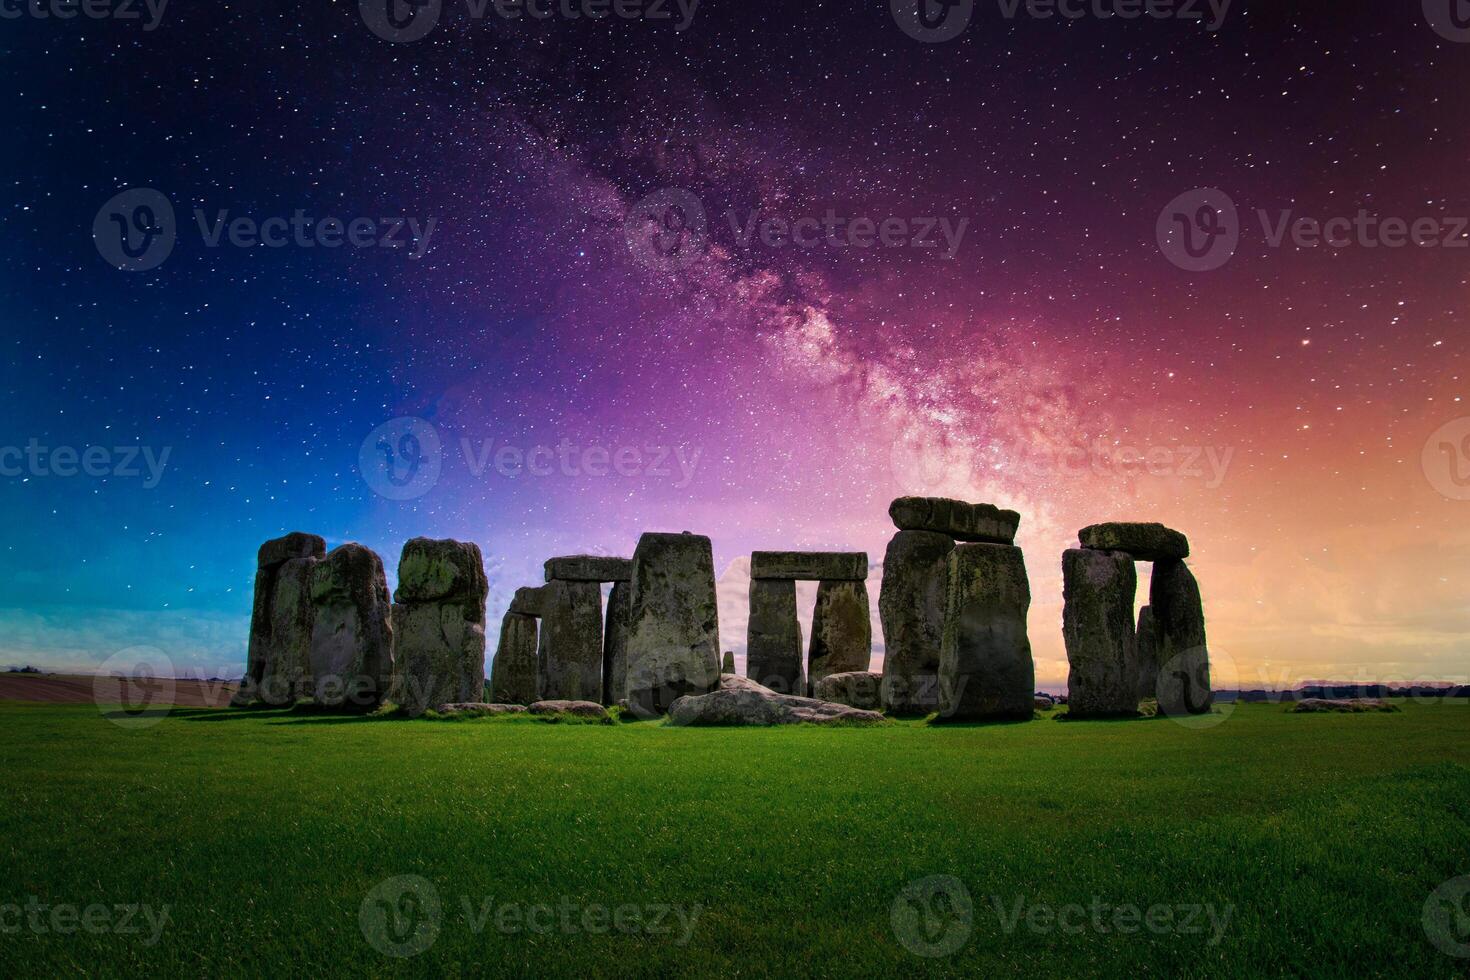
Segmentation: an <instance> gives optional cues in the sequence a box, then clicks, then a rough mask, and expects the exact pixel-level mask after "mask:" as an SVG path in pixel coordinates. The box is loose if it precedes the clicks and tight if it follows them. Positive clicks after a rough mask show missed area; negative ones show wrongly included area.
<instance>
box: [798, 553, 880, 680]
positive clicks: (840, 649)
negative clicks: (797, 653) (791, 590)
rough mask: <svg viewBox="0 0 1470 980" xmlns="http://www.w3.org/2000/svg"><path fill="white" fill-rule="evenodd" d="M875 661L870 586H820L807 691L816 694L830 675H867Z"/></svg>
mask: <svg viewBox="0 0 1470 980" xmlns="http://www.w3.org/2000/svg"><path fill="white" fill-rule="evenodd" d="M864 564H865V565H866V562H865V563H864ZM872 658H873V621H872V617H871V614H870V613H869V611H868V586H867V583H865V582H859V581H852V580H841V581H831V580H823V581H821V582H818V583H817V604H816V607H815V608H814V609H813V611H812V639H811V646H810V647H809V648H808V651H807V687H808V688H810V689H812V690H815V687H816V684H817V682H818V681H820V680H821V679H822V678H824V677H826V676H827V675H828V674H845V673H848V672H850V671H865V670H867V669H868V664H869V663H870V662H871V660H872Z"/></svg>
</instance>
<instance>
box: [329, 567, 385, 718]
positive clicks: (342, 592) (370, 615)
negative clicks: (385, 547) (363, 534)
mask: <svg viewBox="0 0 1470 980" xmlns="http://www.w3.org/2000/svg"><path fill="white" fill-rule="evenodd" d="M311 602H312V606H313V607H314V615H315V619H314V621H313V623H312V630H311V675H312V685H313V690H314V694H315V698H316V701H317V703H318V704H321V705H324V706H326V707H332V708H346V709H350V710H360V711H367V710H371V709H373V708H376V707H377V706H378V705H379V704H381V703H382V700H383V698H384V697H385V696H386V695H387V693H388V685H389V683H390V681H391V679H392V674H393V626H392V622H391V619H390V616H391V612H390V609H391V606H390V603H389V601H388V581H387V579H386V577H385V576H384V575H383V562H382V559H380V558H379V557H378V556H377V555H376V554H375V553H374V552H373V551H371V550H370V549H368V548H364V547H363V546H362V545H360V544H344V545H340V546H338V547H336V548H333V549H332V551H331V552H330V553H328V555H327V556H326V558H324V559H322V560H321V561H319V562H317V563H316V565H315V566H313V567H312V570H311Z"/></svg>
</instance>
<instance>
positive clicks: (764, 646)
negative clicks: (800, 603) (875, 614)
mask: <svg viewBox="0 0 1470 980" xmlns="http://www.w3.org/2000/svg"><path fill="white" fill-rule="evenodd" d="M867 578H868V556H867V555H866V554H864V553H863V552H860V551H856V552H841V551H831V552H826V551H757V552H754V553H752V554H751V556H750V623H749V626H748V627H747V630H746V654H745V655H746V666H745V673H746V675H747V676H748V677H750V678H751V679H752V680H754V681H755V682H756V683H758V684H760V685H762V686H764V687H768V688H770V689H771V690H773V691H776V692H778V693H802V694H807V693H810V691H811V690H812V688H813V686H814V685H815V684H816V682H817V681H819V680H821V679H822V678H823V677H826V676H827V675H828V674H839V673H846V672H848V671H863V670H867V669H868V663H869V662H870V660H871V659H872V650H873V627H872V621H871V619H870V618H869V613H868V589H867V585H866V584H865V583H866V581H867ZM798 580H804V581H811V580H815V581H816V582H817V604H816V607H815V609H814V611H813V613H812V637H811V646H810V648H809V649H808V651H807V669H806V671H805V674H806V677H805V679H803V677H802V674H803V671H802V664H801V626H800V624H799V623H798V621H797V618H796V583H797V581H798Z"/></svg>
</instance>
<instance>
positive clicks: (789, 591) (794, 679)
mask: <svg viewBox="0 0 1470 980" xmlns="http://www.w3.org/2000/svg"><path fill="white" fill-rule="evenodd" d="M732 673H733V672H732ZM745 674H746V676H747V677H750V678H751V679H753V680H754V681H755V682H756V683H758V684H760V685H762V686H764V687H768V688H770V689H771V690H773V691H776V692H778V693H780V694H796V693H801V692H804V691H805V690H806V686H805V684H806V682H805V671H804V670H803V669H802V649H801V623H800V622H799V621H798V620H797V618H796V583H795V582H794V581H791V580H789V579H787V580H781V579H753V580H751V583H750V621H749V623H748V625H747V626H746V631H745Z"/></svg>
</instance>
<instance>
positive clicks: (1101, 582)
mask: <svg viewBox="0 0 1470 980" xmlns="http://www.w3.org/2000/svg"><path fill="white" fill-rule="evenodd" d="M1077 537H1078V539H1079V541H1080V542H1081V544H1082V547H1081V548H1074V549H1071V550H1069V551H1067V552H1066V554H1065V555H1063V557H1062V579H1063V592H1064V599H1065V606H1064V608H1063V613H1062V625H1063V630H1062V632H1063V637H1064V639H1065V640H1066V645H1067V660H1068V662H1069V664H1070V666H1071V670H1070V673H1069V674H1068V679H1067V690H1068V708H1067V714H1068V717H1074V718H1087V717H1106V716H1115V715H1127V714H1133V713H1135V712H1136V711H1137V710H1138V702H1139V701H1140V700H1141V699H1143V698H1148V697H1156V698H1157V699H1158V703H1159V711H1160V712H1161V713H1163V714H1171V715H1179V714H1202V713H1204V712H1206V711H1209V710H1210V707H1211V705H1212V704H1213V695H1212V694H1211V690H1210V662H1209V652H1208V649H1207V645H1206V640H1205V619H1204V606H1203V603H1202V602H1201V600H1200V592H1199V585H1198V583H1197V582H1196V581H1195V579H1194V575H1193V574H1191V573H1190V571H1189V569H1188V567H1187V566H1186V565H1185V564H1184V559H1186V558H1188V557H1189V540H1188V539H1187V538H1186V537H1185V536H1184V535H1183V534H1181V533H1179V532H1178V531H1175V530H1173V529H1171V528H1167V527H1165V526H1164V525H1162V524H1130V523H1112V524H1094V525H1092V526H1091V527H1085V528H1083V529H1082V530H1081V531H1080V532H1078V535H1077ZM1135 561H1149V562H1153V566H1154V567H1153V576H1152V579H1151V581H1150V583H1149V602H1148V605H1147V606H1145V607H1144V608H1143V609H1142V610H1141V611H1140V613H1139V615H1138V621H1137V625H1136V626H1135V625H1134V620H1133V604H1134V595H1135V593H1136V591H1137V572H1136V571H1135V568H1134V562H1135Z"/></svg>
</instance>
